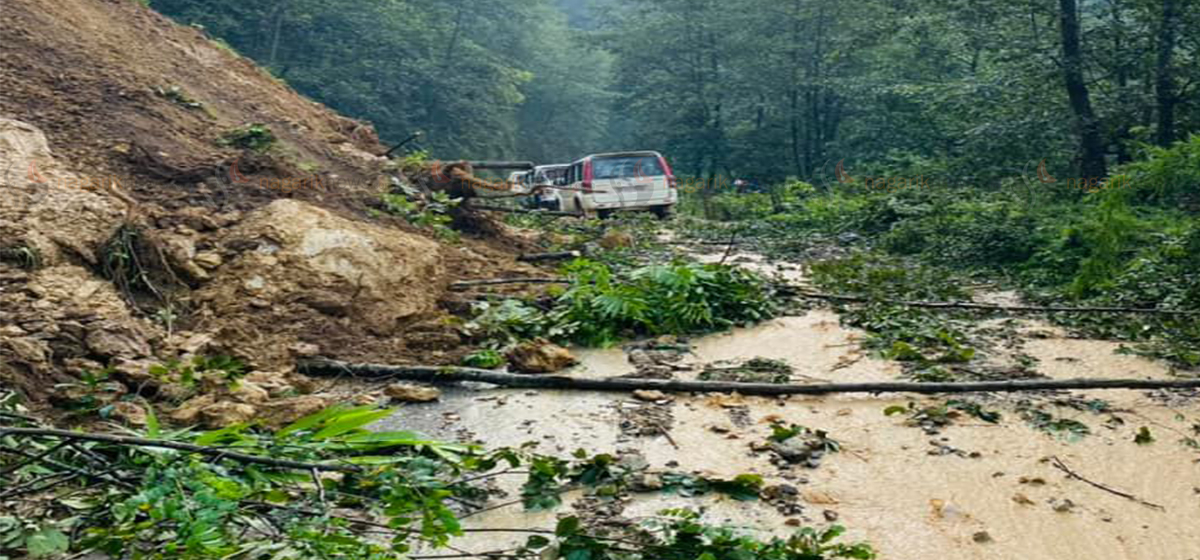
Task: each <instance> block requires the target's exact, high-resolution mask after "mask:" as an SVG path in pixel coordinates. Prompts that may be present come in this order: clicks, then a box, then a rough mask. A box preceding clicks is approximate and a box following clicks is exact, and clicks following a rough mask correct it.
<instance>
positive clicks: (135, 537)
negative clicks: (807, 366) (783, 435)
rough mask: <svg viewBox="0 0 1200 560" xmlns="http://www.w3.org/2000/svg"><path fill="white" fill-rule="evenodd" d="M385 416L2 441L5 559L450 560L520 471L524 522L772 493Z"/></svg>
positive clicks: (815, 550) (677, 550) (785, 543)
mask: <svg viewBox="0 0 1200 560" xmlns="http://www.w3.org/2000/svg"><path fill="white" fill-rule="evenodd" d="M392 412H393V411H392V410H387V409H382V410H381V409H375V408H373V407H358V408H349V407H336V408H331V409H327V410H324V411H321V412H318V413H316V414H313V415H311V416H308V417H305V418H303V419H300V420H299V421H297V422H295V423H293V424H290V425H288V426H285V427H283V428H282V429H279V430H278V431H274V432H270V431H263V430H259V429H255V428H253V427H251V426H249V425H246V424H238V425H233V426H229V427H227V428H224V429H221V430H216V431H209V432H194V431H191V430H186V429H185V430H171V429H168V428H165V427H163V426H161V425H160V424H159V423H158V421H157V420H156V419H155V418H154V417H153V416H151V417H150V418H149V420H150V421H149V425H148V427H147V430H146V433H145V434H144V437H142V434H138V435H120V436H89V435H87V434H81V433H77V432H66V431H56V430H50V429H42V428H36V427H22V428H0V440H2V441H3V443H4V447H2V448H0V450H2V451H3V453H0V468H3V469H4V472H5V473H6V477H7V478H8V480H10V481H11V482H12V483H11V484H8V485H6V486H5V488H4V489H3V490H0V500H3V501H4V502H6V503H13V504H14V505H15V509H13V510H11V513H12V515H8V514H6V515H0V553H4V554H8V553H12V552H16V553H28V554H29V555H31V556H32V557H53V556H61V555H64V554H85V553H88V552H99V553H103V554H106V555H108V556H111V557H118V558H123V557H135V558H164V559H165V558H197V559H199V558H214V557H231V556H246V557H252V558H308V557H353V558H378V559H384V558H421V557H427V556H428V553H426V552H425V551H430V550H437V549H448V550H451V551H454V550H457V549H456V548H455V547H454V546H453V543H454V540H453V539H454V538H456V537H461V536H462V535H464V533H469V532H473V531H476V529H469V528H464V526H463V524H462V522H461V520H462V519H463V518H465V517H469V516H470V515H471V514H472V512H477V511H479V510H480V509H481V508H482V505H481V504H480V501H481V500H486V498H488V496H489V495H491V494H492V493H493V492H494V489H491V488H489V486H488V484H489V482H490V481H491V480H492V479H494V478H496V477H500V476H503V475H505V474H509V473H512V472H513V471H514V470H517V469H527V470H525V471H524V472H526V473H527V475H526V482H525V483H524V485H523V487H522V491H521V501H522V502H523V503H524V505H525V507H526V508H528V509H531V510H538V509H545V508H549V507H554V506H556V505H558V504H559V503H561V498H560V496H561V495H562V494H563V493H564V492H566V491H569V490H572V489H578V488H582V489H585V490H586V492H587V493H588V494H589V495H595V496H609V497H611V496H616V495H621V494H626V493H629V492H659V491H661V492H668V493H674V494H678V495H681V496H698V495H702V494H705V493H709V492H719V493H725V494H728V495H730V496H731V497H733V498H734V499H738V500H755V499H758V497H759V495H760V493H761V492H762V491H763V488H762V480H761V478H760V477H757V476H753V475H743V476H739V477H736V478H734V479H731V480H722V479H718V478H702V477H696V476H692V475H687V474H684V473H672V472H659V473H648V472H646V467H645V464H644V462H640V463H639V462H638V461H629V460H626V459H625V458H618V457H613V456H610V455H595V456H589V455H587V454H586V453H583V452H579V453H576V454H575V456H574V457H573V458H571V459H560V458H556V457H550V456H544V455H538V454H534V453H531V452H529V451H527V450H525V449H496V450H489V451H484V450H481V449H479V448H476V447H472V446H467V445H460V444H447V443H440V442H436V441H430V440H427V439H424V438H422V437H420V436H418V435H417V434H414V433H411V432H371V431H367V430H366V429H364V428H365V427H366V426H367V425H368V424H371V423H373V422H375V421H378V420H380V419H383V418H385V417H387V416H388V415H390V414H392ZM13 418H15V419H17V423H20V422H19V417H18V416H12V417H10V420H11V419H13ZM6 421H7V420H6ZM652 479H653V480H655V481H658V482H656V483H653V484H651V483H649V482H648V481H649V480H652ZM483 530H489V529H483ZM489 531H492V532H499V533H504V532H510V533H512V534H514V535H527V538H525V540H524V541H523V544H520V545H518V546H515V547H514V548H512V549H510V550H504V551H497V552H495V554H503V555H504V556H505V557H509V558H531V559H533V558H545V557H548V556H549V557H554V558H590V559H595V560H601V559H608V558H623V559H630V560H636V559H643V558H644V559H646V560H651V559H659V558H710V557H717V556H715V555H718V554H719V555H721V557H725V556H726V555H735V556H738V557H742V556H744V557H753V558H763V559H778V560H800V559H824V558H830V559H832V558H859V559H869V558H873V557H874V552H873V551H872V549H871V547H870V546H868V545H866V544H863V543H854V544H844V543H841V542H839V536H840V535H841V533H842V531H843V529H842V528H841V527H838V526H832V527H828V528H825V529H821V530H818V529H815V528H812V527H804V528H799V529H796V530H795V531H794V532H793V533H792V535H791V536H789V537H787V538H779V537H770V538H759V537H756V536H753V535H751V534H750V533H748V532H745V531H743V530H739V529H735V528H732V527H725V526H721V525H717V524H712V523H710V522H707V521H705V520H703V519H702V518H701V516H700V515H699V514H698V513H697V512H696V511H694V510H692V509H688V508H676V509H672V510H667V511H663V512H661V513H660V515H659V516H656V517H653V518H650V519H648V520H645V521H642V522H638V523H630V524H627V525H625V526H623V527H622V528H621V529H619V530H614V528H613V527H612V526H609V525H603V524H599V523H596V522H595V520H591V519H588V518H587V517H584V516H566V517H563V518H561V519H560V520H559V521H558V522H557V523H556V524H555V526H553V527H523V528H513V529H511V530H506V529H499V530H489ZM435 557H436V556H435Z"/></svg>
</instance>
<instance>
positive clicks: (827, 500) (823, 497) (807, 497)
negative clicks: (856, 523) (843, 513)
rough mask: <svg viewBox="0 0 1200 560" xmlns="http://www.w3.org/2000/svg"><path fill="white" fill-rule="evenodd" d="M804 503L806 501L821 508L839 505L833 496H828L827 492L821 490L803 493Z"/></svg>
mask: <svg viewBox="0 0 1200 560" xmlns="http://www.w3.org/2000/svg"><path fill="white" fill-rule="evenodd" d="M804 501H806V502H808V503H810V504H816V505H822V506H833V505H837V504H839V503H840V502H839V501H838V500H837V498H835V497H833V494H830V493H829V492H825V491H823V490H808V491H805V492H804Z"/></svg>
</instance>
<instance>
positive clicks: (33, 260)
mask: <svg viewBox="0 0 1200 560" xmlns="http://www.w3.org/2000/svg"><path fill="white" fill-rule="evenodd" d="M0 262H7V263H13V264H15V265H17V266H18V267H20V268H23V269H25V270H37V269H39V268H41V267H42V252H41V251H39V250H38V248H37V247H31V246H29V245H14V246H11V247H0Z"/></svg>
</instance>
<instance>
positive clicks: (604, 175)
mask: <svg viewBox="0 0 1200 560" xmlns="http://www.w3.org/2000/svg"><path fill="white" fill-rule="evenodd" d="M592 165H593V168H594V169H595V177H596V178H597V179H624V178H627V177H658V176H660V175H666V173H664V172H663V168H662V166H661V165H659V162H658V158H657V157H655V156H633V157H614V158H604V159H598V160H596V161H595V163H594V164H592Z"/></svg>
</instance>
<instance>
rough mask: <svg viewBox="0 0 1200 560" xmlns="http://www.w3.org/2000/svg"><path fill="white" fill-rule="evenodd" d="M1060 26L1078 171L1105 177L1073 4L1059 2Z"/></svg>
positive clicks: (1069, 0)
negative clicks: (1076, 140)
mask: <svg viewBox="0 0 1200 560" xmlns="http://www.w3.org/2000/svg"><path fill="white" fill-rule="evenodd" d="M1058 6H1059V26H1060V30H1061V31H1062V55H1063V60H1062V75H1063V82H1064V83H1065V84H1066V87H1067V97H1068V98H1070V100H1071V109H1072V110H1073V111H1074V112H1075V120H1076V123H1077V126H1078V129H1079V136H1080V158H1081V163H1080V171H1081V172H1082V173H1083V176H1084V177H1105V176H1107V175H1108V171H1107V170H1106V165H1105V161H1104V140H1103V139H1102V137H1101V134H1100V122H1099V121H1098V120H1097V119H1096V113H1095V112H1094V111H1093V110H1092V101H1091V98H1090V96H1089V95H1088V87H1087V83H1086V82H1085V81H1084V79H1083V50H1082V48H1081V46H1080V38H1079V13H1078V7H1077V6H1076V3H1075V0H1059V2H1058Z"/></svg>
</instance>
